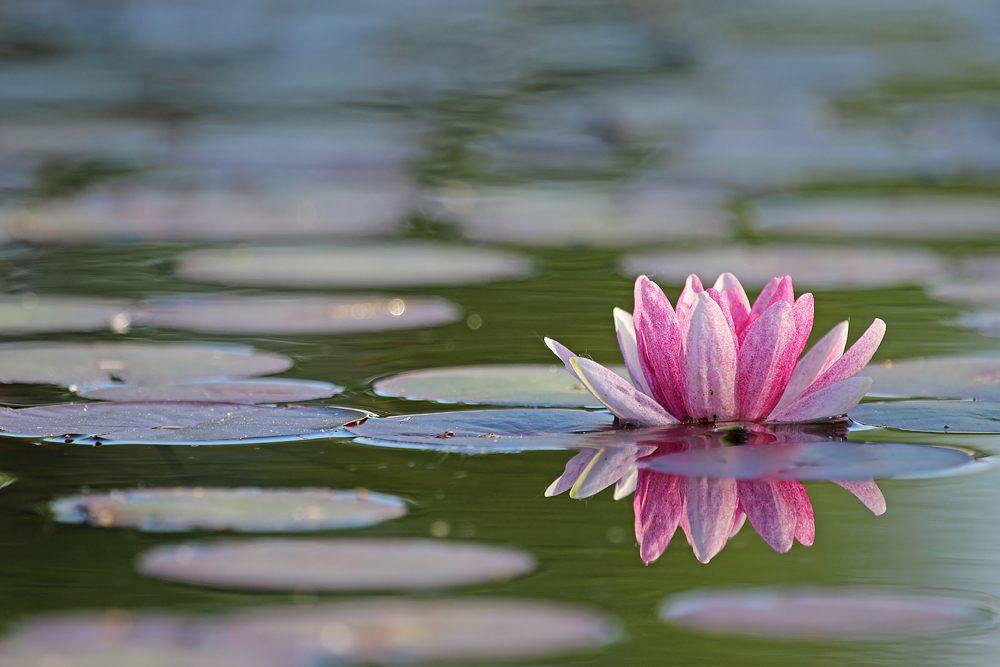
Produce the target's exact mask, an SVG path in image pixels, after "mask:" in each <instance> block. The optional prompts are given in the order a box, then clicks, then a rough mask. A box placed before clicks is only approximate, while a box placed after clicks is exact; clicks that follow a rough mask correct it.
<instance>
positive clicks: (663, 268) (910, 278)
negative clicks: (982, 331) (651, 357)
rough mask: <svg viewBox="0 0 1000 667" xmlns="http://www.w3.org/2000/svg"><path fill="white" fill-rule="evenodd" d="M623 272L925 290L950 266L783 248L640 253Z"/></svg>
mask: <svg viewBox="0 0 1000 667" xmlns="http://www.w3.org/2000/svg"><path fill="white" fill-rule="evenodd" d="M622 271H623V272H624V273H626V274H627V275H631V276H638V275H641V274H646V275H650V276H653V278H654V279H655V280H656V281H657V282H663V283H672V284H683V283H684V280H685V279H686V278H687V276H688V275H689V274H691V273H696V274H698V275H700V276H709V277H710V278H709V279H710V280H714V278H715V276H718V275H720V274H722V273H724V272H726V271H728V272H730V273H733V274H735V275H737V276H739V279H740V281H741V282H742V283H743V284H744V285H745V286H748V287H750V286H752V287H763V286H764V285H765V284H766V283H767V281H769V280H770V279H771V278H773V277H774V276H783V275H791V276H792V277H793V278H794V279H795V284H796V285H801V286H804V287H811V288H817V289H846V288H857V287H887V286H893V285H920V284H924V283H926V282H927V281H928V279H930V278H933V277H934V276H937V275H941V274H942V273H944V271H945V266H944V262H943V260H942V259H941V258H940V257H938V256H937V255H935V254H934V253H932V252H930V251H927V250H916V249H906V250H904V249H888V248H866V247H858V246H841V247H837V246H834V245H820V246H807V245H784V244H783V245H770V246H764V247H751V246H729V247H723V248H711V249H706V250H699V251H693V250H686V251H671V252H664V253H657V252H650V253H637V254H634V255H629V256H628V257H626V258H625V259H624V261H623V262H622Z"/></svg>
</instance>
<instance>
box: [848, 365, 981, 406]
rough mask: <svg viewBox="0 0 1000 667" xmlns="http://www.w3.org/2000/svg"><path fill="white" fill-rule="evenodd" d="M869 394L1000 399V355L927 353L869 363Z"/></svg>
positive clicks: (863, 372)
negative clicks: (934, 355)
mask: <svg viewBox="0 0 1000 667" xmlns="http://www.w3.org/2000/svg"><path fill="white" fill-rule="evenodd" d="M861 375H866V376H868V377H870V378H872V380H873V383H872V388H871V389H870V390H869V391H868V396H871V397H881V398H984V399H989V400H1000V357H962V356H953V357H927V358H921V359H903V360H901V361H883V362H877V363H873V364H869V365H868V366H867V367H865V369H864V370H863V371H861Z"/></svg>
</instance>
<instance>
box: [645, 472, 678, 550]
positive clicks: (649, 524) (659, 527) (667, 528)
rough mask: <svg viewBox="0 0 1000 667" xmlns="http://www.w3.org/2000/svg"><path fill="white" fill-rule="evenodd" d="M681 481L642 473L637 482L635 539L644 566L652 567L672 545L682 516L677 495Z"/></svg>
mask: <svg viewBox="0 0 1000 667" xmlns="http://www.w3.org/2000/svg"><path fill="white" fill-rule="evenodd" d="M678 480H679V478H678V477H676V476H674V475H661V474H659V473H654V472H650V471H648V470H640V471H639V476H638V479H637V481H636V487H635V499H634V500H633V507H634V509H635V538H636V540H637V541H638V542H639V555H640V556H641V557H642V562H644V563H646V564H649V563H652V562H653V561H654V560H656V559H657V558H659V557H660V555H661V554H662V553H663V552H664V551H665V550H666V548H667V545H669V544H670V538H672V537H673V535H674V532H676V530H677V525H678V523H679V522H680V519H681V515H682V514H683V501H682V499H681V496H680V493H679V491H678Z"/></svg>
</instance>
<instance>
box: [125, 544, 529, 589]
mask: <svg viewBox="0 0 1000 667" xmlns="http://www.w3.org/2000/svg"><path fill="white" fill-rule="evenodd" d="M533 569H535V560H534V559H533V558H532V557H531V556H529V555H528V554H526V553H524V552H523V551H517V550H515V549H508V548H500V547H488V546H483V545H478V544H463V543H459V542H444V541H441V540H413V539H335V540H277V539H260V540H227V541H218V542H206V543H196V542H192V543H188V544H180V545H167V546H162V547H157V548H155V549H152V550H150V551H148V552H146V553H145V554H143V555H142V556H141V557H140V558H139V570H140V571H141V572H142V573H143V574H146V575H148V576H151V577H156V578H158V579H168V580H170V581H179V582H182V583H186V584H194V585H198V586H213V587H218V588H251V589H263V590H297V589H309V590H316V591H374V590H377V591H395V590H423V589H431V588H446V587H450V586H464V585H469V584H476V583H485V582H489V581H505V580H507V579H510V578H512V577H517V576H520V575H523V574H527V573H528V572H531V571H532V570H533Z"/></svg>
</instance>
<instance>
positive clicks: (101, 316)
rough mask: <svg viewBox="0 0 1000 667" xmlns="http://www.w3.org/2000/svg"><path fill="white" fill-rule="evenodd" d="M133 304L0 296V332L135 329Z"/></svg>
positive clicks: (91, 299)
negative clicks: (133, 326)
mask: <svg viewBox="0 0 1000 667" xmlns="http://www.w3.org/2000/svg"><path fill="white" fill-rule="evenodd" d="M132 306H133V304H132V302H130V301H124V300H120V299H97V298H91V297H74V296H40V297H39V296H35V295H34V294H25V295H23V296H0V333H3V334H30V333H55V332H59V331H114V332H116V333H125V332H127V331H128V330H129V329H130V328H131V327H132V321H133V319H134V314H133V313H132Z"/></svg>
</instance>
